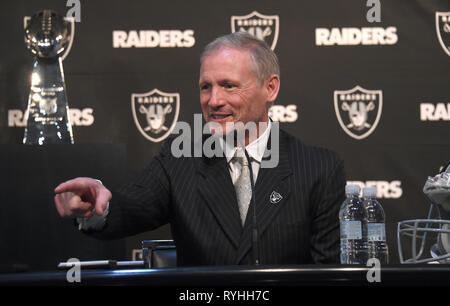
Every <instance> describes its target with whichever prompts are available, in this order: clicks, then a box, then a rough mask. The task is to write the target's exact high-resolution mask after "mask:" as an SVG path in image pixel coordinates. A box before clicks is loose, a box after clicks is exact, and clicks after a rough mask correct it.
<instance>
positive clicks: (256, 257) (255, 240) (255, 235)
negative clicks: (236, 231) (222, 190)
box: [240, 143, 260, 266]
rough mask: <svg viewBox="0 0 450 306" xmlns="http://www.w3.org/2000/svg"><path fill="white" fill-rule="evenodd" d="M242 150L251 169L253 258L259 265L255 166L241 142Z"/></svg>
mask: <svg viewBox="0 0 450 306" xmlns="http://www.w3.org/2000/svg"><path fill="white" fill-rule="evenodd" d="M240 145H241V147H242V150H243V151H244V154H245V158H246V159H247V163H248V167H249V170H250V185H251V189H252V201H253V210H252V211H253V215H252V227H253V228H252V253H253V260H254V262H255V265H256V266H258V265H259V264H260V260H259V246H258V223H257V222H256V194H255V180H254V178H253V167H252V163H251V160H250V156H249V155H248V153H247V150H246V149H245V146H244V145H243V144H242V143H240Z"/></svg>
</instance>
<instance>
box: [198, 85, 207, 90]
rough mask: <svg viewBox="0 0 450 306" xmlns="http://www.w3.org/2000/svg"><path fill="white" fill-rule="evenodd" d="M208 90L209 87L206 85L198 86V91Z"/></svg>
mask: <svg viewBox="0 0 450 306" xmlns="http://www.w3.org/2000/svg"><path fill="white" fill-rule="evenodd" d="M208 89H209V85H208V84H204V85H201V86H200V90H208Z"/></svg>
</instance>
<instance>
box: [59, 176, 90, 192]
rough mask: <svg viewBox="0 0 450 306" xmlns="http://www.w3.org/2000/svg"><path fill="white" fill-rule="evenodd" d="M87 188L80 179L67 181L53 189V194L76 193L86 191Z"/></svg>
mask: <svg viewBox="0 0 450 306" xmlns="http://www.w3.org/2000/svg"><path fill="white" fill-rule="evenodd" d="M87 187H88V186H87V184H86V182H85V181H83V180H82V179H80V178H76V179H72V180H68V181H66V182H64V183H61V184H59V185H58V186H57V187H56V188H55V193H63V192H68V191H72V192H77V191H82V190H84V189H86V188H87Z"/></svg>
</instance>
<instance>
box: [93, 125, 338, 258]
mask: <svg viewBox="0 0 450 306" xmlns="http://www.w3.org/2000/svg"><path fill="white" fill-rule="evenodd" d="M269 143H270V141H269ZM344 186H345V174H344V168H343V162H342V160H341V159H340V158H339V157H338V156H337V154H336V153H334V152H332V151H329V150H327V149H323V148H316V147H311V146H307V145H305V144H303V143H302V142H301V141H299V140H297V139H295V138H294V137H293V136H291V135H289V134H287V133H286V132H283V131H280V160H279V164H278V166H277V167H276V168H273V169H268V168H262V169H260V172H259V174H258V178H257V181H256V185H255V194H256V203H257V204H256V206H257V207H256V213H257V222H258V231H259V242H258V243H259V249H260V250H259V254H260V260H261V263H262V264H306V263H337V262H339V220H338V211H339V207H340V204H341V203H342V201H343V200H344V198H345V195H344ZM272 191H276V192H278V193H279V194H281V196H282V199H281V201H279V202H278V203H276V204H272V203H271V202H270V195H271V193H272ZM252 209H253V204H250V207H249V213H248V216H249V217H248V218H247V220H246V222H245V225H244V227H242V225H241V221H240V217H239V209H238V204H237V199H236V193H235V191H234V186H233V184H232V181H231V177H230V173H229V170H228V164H227V162H226V158H225V157H221V158H219V157H213V158H206V157H201V158H188V157H181V158H175V157H173V156H172V154H171V152H170V141H167V142H166V144H165V146H164V147H163V149H162V152H161V153H160V154H159V155H158V156H157V157H155V158H154V159H153V160H152V161H151V163H150V164H149V165H148V167H147V168H146V169H145V170H144V171H143V172H142V174H141V175H140V177H139V178H138V179H137V180H135V181H134V182H132V183H129V184H127V185H125V186H123V187H122V188H121V189H120V190H118V191H117V192H113V198H112V200H111V202H110V213H109V215H108V218H107V224H106V227H105V228H104V230H103V231H102V232H100V233H96V234H95V236H98V237H99V238H119V237H124V236H127V235H133V234H137V233H140V232H144V231H148V230H152V229H155V228H157V227H159V226H161V225H164V224H166V223H168V222H170V224H171V230H172V236H173V239H174V241H175V244H176V247H177V260H178V265H179V266H199V265H229V264H251V263H252V252H251V248H252V239H251V234H252V230H251V228H252V222H251V220H252V218H251V215H252V213H251V212H252Z"/></svg>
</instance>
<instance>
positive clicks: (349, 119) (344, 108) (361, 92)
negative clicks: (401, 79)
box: [334, 86, 383, 140]
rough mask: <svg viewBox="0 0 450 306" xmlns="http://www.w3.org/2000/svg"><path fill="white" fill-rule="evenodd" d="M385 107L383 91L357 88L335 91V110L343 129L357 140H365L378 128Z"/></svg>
mask: <svg viewBox="0 0 450 306" xmlns="http://www.w3.org/2000/svg"><path fill="white" fill-rule="evenodd" d="M382 106H383V93H382V91H381V90H367V89H364V88H362V87H360V86H356V87H354V88H352V89H350V90H335V91H334V109H335V111H336V116H337V119H338V121H339V124H340V125H341V127H342V129H343V130H344V131H345V132H346V133H347V134H348V135H349V136H351V137H353V138H355V139H359V140H360V139H364V138H366V137H367V136H369V135H370V134H371V133H372V132H373V131H374V130H375V128H376V127H377V125H378V121H379V120H380V117H381V110H382Z"/></svg>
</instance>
